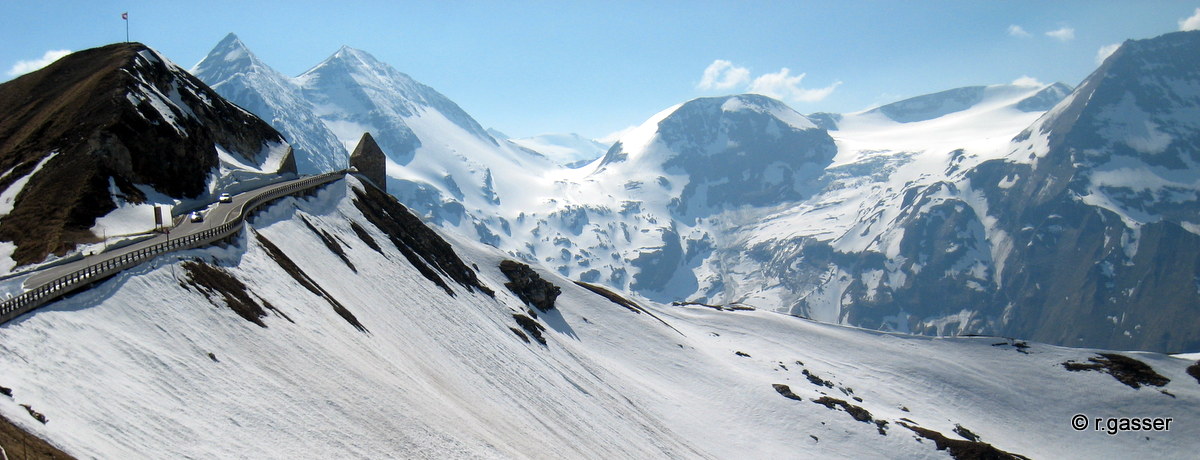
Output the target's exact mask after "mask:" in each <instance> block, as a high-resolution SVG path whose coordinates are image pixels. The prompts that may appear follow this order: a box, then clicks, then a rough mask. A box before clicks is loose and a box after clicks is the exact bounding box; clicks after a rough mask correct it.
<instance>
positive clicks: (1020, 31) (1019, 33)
mask: <svg viewBox="0 0 1200 460" xmlns="http://www.w3.org/2000/svg"><path fill="white" fill-rule="evenodd" d="M1008 34H1009V35H1012V36H1014V37H1021V38H1029V37H1030V35H1029V32H1026V31H1025V28H1024V27H1021V26H1018V25H1016V24H1013V25H1010V26H1008Z"/></svg>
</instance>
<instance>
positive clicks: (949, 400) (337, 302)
mask: <svg viewBox="0 0 1200 460" xmlns="http://www.w3.org/2000/svg"><path fill="white" fill-rule="evenodd" d="M446 236H447V238H446V241H442V240H441V238H439V237H438V236H437V235H436V234H435V233H434V232H432V231H430V230H429V229H425V228H423V227H421V226H420V224H419V223H416V220H415V219H414V218H413V216H411V215H409V214H408V213H407V212H406V211H404V209H403V208H402V207H400V206H399V205H398V204H397V203H396V202H394V201H391V200H390V199H389V198H387V197H386V196H384V195H383V194H382V193H380V192H378V191H376V190H375V189H372V188H370V187H369V186H368V185H366V184H364V183H361V182H359V181H358V180H357V179H355V178H353V177H351V178H348V179H347V180H345V181H339V182H335V183H333V184H330V185H328V186H326V187H325V188H323V189H322V190H321V191H319V192H318V193H316V194H314V195H312V196H309V197H306V198H303V199H296V198H286V199H284V200H282V201H280V202H278V203H276V204H275V205H273V206H271V207H270V208H268V209H266V210H264V211H263V212H261V213H260V214H259V215H258V217H257V218H256V219H255V220H254V221H253V222H252V224H251V228H250V229H248V230H247V231H246V232H245V233H243V234H242V235H241V236H240V237H239V238H238V240H237V241H236V242H234V243H232V244H229V245H225V246H213V247H209V248H203V249H197V250H190V251H186V252H183V253H179V254H172V255H167V256H163V257H159V258H157V259H155V260H154V261H153V262H151V263H149V264H147V265H145V266H143V267H142V268H139V269H136V270H131V271H128V272H125V273H122V274H119V275H117V276H116V277H114V278H112V279H109V280H107V281H105V282H103V283H101V284H100V285H99V286H97V287H96V288H95V289H92V290H89V291H86V292H83V293H80V294H78V295H75V296H73V297H71V298H68V299H64V300H61V301H58V302H56V303H55V304H52V305H50V306H47V307H45V308H42V309H40V310H38V311H36V312H34V313H32V314H30V315H27V316H25V317H22V318H20V319H18V320H17V321H15V322H12V323H9V324H5V325H3V326H0V350H3V353H0V369H4V372H3V374H0V385H2V386H3V387H4V390H5V391H6V394H11V396H0V415H2V416H3V417H4V418H6V419H8V420H10V421H11V422H13V423H14V424H15V425H16V426H17V427H19V428H20V429H22V430H24V431H27V432H29V433H32V434H35V435H37V436H39V437H41V438H43V439H45V440H47V441H49V442H50V443H51V444H53V445H54V446H56V447H58V448H59V449H62V450H63V451H65V452H66V453H67V454H70V455H73V456H75V457H77V458H91V457H98V458H150V457H153V458H162V457H171V458H241V457H253V458H311V457H334V456H336V457H338V458H380V457H415V458H423V457H488V458H496V457H535V458H646V457H672V458H673V457H688V458H790V457H810V456H811V457H820V458H864V457H869V458H945V457H946V450H947V449H948V450H949V451H950V452H952V455H954V456H956V457H959V458H964V457H961V456H964V455H967V454H966V453H965V452H977V453H980V455H983V456H985V458H1025V457H1028V458H1091V457H1096V456H1102V457H1114V456H1115V457H1136V456H1142V455H1146V454H1147V453H1149V452H1153V453H1154V455H1158V456H1165V457H1186V456H1188V455H1190V454H1191V453H1192V452H1194V451H1195V450H1196V448H1197V447H1200V445H1198V444H1197V443H1198V442H1200V441H1198V440H1200V428H1198V427H1197V426H1196V425H1195V424H1189V423H1186V421H1187V420H1190V417H1191V416H1192V415H1193V414H1194V413H1195V409H1196V407H1198V405H1200V385H1197V383H1200V382H1198V381H1197V380H1196V378H1194V377H1192V376H1191V375H1189V374H1188V368H1189V366H1193V367H1195V366H1196V365H1194V361H1191V360H1185V359H1179V358H1174V357H1170V356H1165V355H1160V354H1154V353H1125V354H1114V353H1109V352H1105V351H1101V350H1088V349H1071V348H1061V347H1056V346H1049V345H1042V344H1038V343H1026V342H1021V341H1013V340H1006V339H997V338H985V337H978V338H961V339H934V338H922V337H913V336H904V335H894V334H887V333H879V332H872V331H866V330H862V329H855V328H846V327H842V326H836V325H828V324H822V323H817V322H812V321H808V320H804V319H801V318H797V317H793V316H787V315H782V314H778V313H772V312H767V311H762V310H753V309H747V307H744V306H729V307H706V306H699V305H693V306H668V305H662V304H657V303H653V302H646V301H644V300H641V299H639V298H637V297H632V298H625V297H624V296H621V295H619V294H616V293H612V292H606V291H603V290H597V291H593V290H591V289H588V288H586V287H585V286H580V285H576V284H575V283H573V282H571V281H569V280H567V279H565V278H562V277H559V276H557V275H555V274H553V273H547V272H544V271H540V270H538V271H537V273H538V275H540V277H541V278H542V279H543V280H546V281H548V282H550V283H553V284H554V285H557V286H558V287H560V288H561V294H560V295H558V296H557V300H556V302H555V308H553V309H549V310H540V311H539V310H535V309H533V308H531V307H530V306H528V305H526V304H525V303H524V302H523V301H522V300H520V298H518V296H517V295H515V294H514V293H513V292H510V291H509V289H508V288H506V287H505V284H506V283H508V282H509V278H508V277H507V276H506V275H505V274H504V273H503V272H502V270H500V269H499V268H498V267H499V265H500V264H501V261H502V260H504V259H505V256H504V255H503V254H501V253H499V252H498V251H496V250H495V249H493V248H488V247H485V246H483V245H480V244H478V243H475V242H472V241H468V240H466V239H461V238H457V237H454V236H453V235H446ZM447 243H449V244H447ZM409 255H415V256H416V257H410V256H409ZM543 341H544V343H543ZM1101 353H1103V354H1101ZM1106 374H1111V375H1106ZM1193 375H1194V374H1193ZM33 413H36V414H39V415H40V416H41V417H42V420H44V423H43V421H39V420H38V419H37V418H35V417H33V416H31V415H32V414H33ZM1076 414H1084V415H1083V417H1085V418H1086V419H1087V420H1086V421H1087V422H1088V423H1087V427H1086V428H1085V429H1084V430H1082V431H1076V430H1075V429H1073V428H1071V423H1072V417H1074V416H1075V415H1076ZM1129 414H1139V415H1145V416H1150V417H1162V418H1164V419H1165V418H1168V417H1169V418H1172V419H1173V422H1174V424H1173V425H1172V426H1171V427H1170V430H1169V431H1165V430H1163V431H1148V432H1119V433H1117V434H1116V435H1111V434H1109V433H1108V432H1107V430H1108V424H1107V422H1106V421H1105V420H1107V418H1109V417H1118V416H1128V415H1129ZM1096 417H1099V418H1100V420H1101V422H1100V423H1099V424H1098V425H1096V426H1093V421H1092V419H1093V418H1096ZM1115 426H1116V425H1114V427H1115ZM1097 427H1098V428H1097ZM1147 438H1149V439H1147ZM5 448H6V449H8V452H9V455H10V457H11V456H13V455H15V454H16V453H17V452H20V450H19V448H9V446H8V445H6V446H5ZM1014 455H1021V456H1024V457H1015V456H1014Z"/></svg>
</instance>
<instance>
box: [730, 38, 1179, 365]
mask: <svg viewBox="0 0 1200 460" xmlns="http://www.w3.org/2000/svg"><path fill="white" fill-rule="evenodd" d="M1198 37H1200V33H1195V32H1192V33H1179V34H1170V35H1165V36H1162V37H1158V38H1154V39H1149V40H1139V41H1130V42H1127V43H1126V44H1124V45H1123V47H1122V48H1121V51H1120V53H1119V54H1116V55H1114V56H1112V57H1111V58H1110V59H1109V60H1108V61H1106V62H1105V64H1104V65H1102V66H1101V67H1100V68H1099V69H1098V70H1097V71H1096V72H1095V73H1093V74H1092V75H1091V76H1089V77H1088V79H1087V80H1085V81H1084V82H1083V84H1081V85H1080V86H1079V88H1077V89H1075V90H1074V92H1072V93H1071V94H1070V95H1069V96H1068V97H1067V98H1065V99H1064V100H1063V101H1062V102H1060V103H1059V104H1058V105H1056V106H1055V107H1054V108H1053V109H1051V110H1050V111H1048V112H1046V113H1045V114H1044V115H1040V117H1039V113H1037V112H1028V113H1023V112H1022V111H1021V108H1020V103H1019V102H1017V103H1014V101H1017V100H1020V101H1026V100H1029V99H1028V98H1022V97H1020V96H1018V97H1014V98H1005V99H997V100H995V101H994V103H988V101H987V99H986V98H985V99H984V100H983V101H981V102H980V103H976V104H975V105H973V106H971V107H970V108H968V109H964V110H960V111H953V112H950V113H947V114H946V115H943V116H940V117H938V118H934V119H929V120H923V121H909V122H905V123H900V122H896V121H895V120H893V119H891V118H890V117H887V116H886V114H885V113H883V112H882V111H868V112H865V113H861V114H848V115H845V116H844V117H843V119H842V120H841V121H839V122H838V128H839V131H836V132H833V134H834V137H835V138H836V139H838V144H839V153H838V157H837V159H835V161H834V166H833V167H831V168H829V170H828V173H829V176H827V177H828V178H829V179H830V180H831V181H832V182H831V183H832V184H833V185H832V186H831V187H829V188H828V189H827V190H828V191H827V192H824V193H822V194H820V195H818V196H817V197H816V198H815V199H813V200H809V201H807V202H804V203H801V204H800V205H799V206H793V207H790V208H788V209H784V210H781V211H780V212H778V213H776V214H774V215H772V216H769V217H767V218H765V219H763V220H761V221H760V222H758V223H756V224H753V225H750V226H748V227H749V228H747V229H745V230H744V231H742V232H741V233H740V234H741V235H742V236H741V238H742V240H741V241H742V243H741V244H738V245H733V246H730V247H729V252H728V253H727V255H726V259H727V260H733V259H734V258H735V257H737V256H738V255H740V254H748V255H750V256H751V257H750V259H751V260H749V261H742V262H741V263H740V264H737V265H734V267H733V268H732V269H730V268H725V271H723V272H722V271H721V269H720V268H715V267H714V269H713V272H714V273H717V274H720V275H714V276H716V277H717V279H719V280H721V281H725V280H727V279H729V278H734V279H736V280H737V281H738V282H739V284H738V285H737V286H738V287H739V289H740V292H736V291H733V290H731V289H728V288H727V287H728V286H729V284H730V283H728V282H724V283H723V284H720V285H721V286H723V287H725V289H721V290H719V291H718V290H716V289H714V290H713V293H714V294H715V295H712V297H713V298H716V299H729V300H743V301H746V302H750V303H753V304H775V305H779V304H782V305H791V307H790V310H791V311H793V312H795V313H798V314H804V315H808V316H811V317H814V318H818V319H821V320H825V321H836V322H842V323H846V324H854V325H859V326H863V327H869V328H881V329H891V330H902V331H914V332H921V333H929V334H939V335H947V334H966V333H985V334H997V335H1006V336H1015V337H1023V338H1032V339H1036V340H1041V341H1046V342H1052V343H1058V344H1066V345H1095V346H1106V347H1111V348H1121V349H1150V350H1176V351H1178V350H1190V349H1195V348H1197V347H1200V335H1197V332H1196V331H1200V323H1197V321H1198V320H1197V315H1196V314H1195V313H1196V306H1197V305H1200V282H1198V281H1197V280H1200V244H1198V240H1197V233H1200V228H1197V227H1196V226H1195V224H1193V222H1196V221H1198V220H1200V219H1198V218H1197V217H1196V213H1197V212H1200V206H1197V203H1196V199H1197V189H1198V186H1200V182H1196V181H1195V177H1200V171H1198V170H1197V169H1196V164H1197V163H1196V153H1195V149H1194V148H1192V147H1191V146H1194V145H1197V140H1196V138H1197V136H1198V135H1200V130H1198V129H1197V128H1198V126H1197V117H1196V115H1195V110H1196V107H1200V98H1198V97H1197V93H1196V91H1195V89H1194V88H1195V87H1196V86H1197V82H1200V78H1198V77H1200V73H1198V72H1197V68H1196V66H1195V65H1194V63H1192V62H1191V61H1189V60H1186V59H1182V58H1181V56H1183V55H1185V54H1187V53H1189V52H1195V51H1196V50H1200V38H1198ZM1146 69H1154V71H1153V72H1148V71H1146ZM1030 91H1031V92H1032V91H1035V90H1034V89H1031V90H1030ZM1042 91H1044V90H1042ZM1038 94H1045V93H1044V92H1039V93H1034V94H1032V95H1031V97H1040V96H1038ZM1034 117H1038V118H1037V119H1036V120H1032V119H1031V118H1034ZM1022 125H1024V126H1027V127H1028V129H1025V128H1020V127H1021V126H1022ZM848 216H852V217H850V218H847V217H848ZM1168 248H1170V249H1168ZM722 273H723V274H722ZM747 279H754V280H755V281H754V282H746V280H747ZM716 284H717V283H714V285H716Z"/></svg>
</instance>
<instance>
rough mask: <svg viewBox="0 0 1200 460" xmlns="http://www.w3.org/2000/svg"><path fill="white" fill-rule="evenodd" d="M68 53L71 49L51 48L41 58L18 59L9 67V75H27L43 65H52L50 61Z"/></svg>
mask: <svg viewBox="0 0 1200 460" xmlns="http://www.w3.org/2000/svg"><path fill="white" fill-rule="evenodd" d="M68 54H71V51H70V50H50V51H47V52H46V54H43V55H42V58H41V59H34V60H31V61H17V63H16V64H13V66H12V68H11V69H8V76H10V77H19V76H21V75H25V74H27V73H29V72H33V71H35V70H38V69H40V68H42V67H46V66H48V65H50V63H52V62H54V61H57V60H58V59H59V58H61V57H63V56H66V55H68Z"/></svg>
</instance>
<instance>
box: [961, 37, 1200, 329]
mask: <svg viewBox="0 0 1200 460" xmlns="http://www.w3.org/2000/svg"><path fill="white" fill-rule="evenodd" d="M1198 51H1200V32H1179V33H1173V34H1167V35H1164V36H1161V37H1158V38H1153V39H1149V40H1138V41H1129V42H1126V43H1125V44H1124V45H1122V47H1121V48H1120V49H1119V50H1118V51H1117V52H1116V53H1114V54H1113V55H1112V56H1111V57H1110V58H1109V59H1108V60H1107V61H1105V63H1104V64H1103V65H1102V66H1101V67H1100V68H1099V69H1098V70H1096V72H1094V73H1093V74H1092V75H1091V76H1089V77H1088V78H1087V79H1086V80H1085V81H1084V83H1083V84H1082V85H1080V87H1079V89H1078V90H1076V94H1075V96H1074V97H1073V99H1072V101H1071V103H1070V104H1069V105H1066V106H1062V107H1059V110H1056V112H1051V113H1050V114H1049V115H1047V116H1046V117H1044V118H1043V120H1040V121H1039V123H1040V124H1038V125H1035V126H1034V127H1031V128H1030V129H1029V130H1027V131H1026V132H1024V133H1022V134H1021V135H1020V136H1019V137H1018V140H1021V139H1023V138H1029V137H1031V136H1034V135H1045V136H1047V138H1048V141H1049V152H1048V153H1047V154H1046V155H1045V156H1044V157H1042V158H1039V159H1038V161H1037V162H1036V163H1035V164H1033V165H1030V164H1017V163H1008V162H1001V161H993V162H988V163H984V164H982V165H980V167H979V168H977V170H976V171H973V172H972V174H971V181H972V183H976V184H988V183H996V182H999V181H1000V180H1002V179H1003V178H1005V177H1010V178H1018V179H1017V180H1016V182H1015V185H1014V186H1013V187H1011V188H1009V189H998V188H987V189H984V193H985V196H986V198H987V201H988V208H989V214H992V215H993V216H995V217H996V218H997V219H998V222H997V225H998V226H1000V227H1001V228H1004V229H1005V230H1006V231H1007V232H1008V233H1009V235H1010V236H1011V238H1012V240H1013V241H1012V248H1013V249H1012V252H1011V253H1010V254H1009V255H1008V256H1007V259H1006V261H1005V264H1004V268H1003V273H1000V275H1001V280H1002V285H1001V288H1000V289H1001V291H1002V292H1001V294H1002V296H1003V297H1004V298H1006V302H1005V303H1007V302H1012V303H1013V304H1014V305H1017V306H1019V307H1020V308H1016V309H1014V310H1013V312H1012V313H1013V314H1012V316H1011V319H1010V320H1009V321H1008V322H1007V324H1006V325H1005V326H1004V327H1003V328H1001V329H1000V331H999V332H1000V333H1001V334H1003V335H1012V336H1019V337H1023V338H1028V339H1032V340H1037V341H1042V342H1049V343H1056V344H1064V345H1071V346H1093V347H1104V348H1111V349H1142V350H1153V351H1162V352H1179V351H1184V350H1191V349H1194V348H1196V347H1197V346H1200V282H1198V280H1200V236H1198V235H1196V234H1195V233H1192V232H1189V231H1187V230H1186V229H1185V228H1184V227H1183V226H1184V225H1187V223H1189V222H1190V223H1193V224H1194V223H1196V222H1200V206H1197V203H1196V192H1195V190H1193V189H1190V188H1188V187H1187V186H1185V185H1184V184H1186V183H1189V182H1191V181H1192V180H1193V179H1194V178H1195V177H1197V174H1200V149H1197V148H1196V147H1197V146H1200V120H1197V119H1196V118H1195V117H1194V116H1190V115H1187V114H1192V113H1195V110H1196V107H1200V89H1198V88H1200V87H1198V86H1197V85H1196V82H1198V81H1200V62H1196V61H1195V60H1194V59H1189V58H1185V56H1192V55H1194V54H1195V53H1196V52H1198ZM1146 69H1154V70H1153V71H1146ZM1113 171H1126V172H1123V173H1122V174H1124V175H1125V176H1126V177H1130V176H1132V175H1135V174H1142V175H1144V176H1146V177H1149V178H1152V179H1141V180H1139V181H1134V182H1130V183H1129V184H1128V185H1126V184H1121V183H1119V182H1112V181H1108V180H1106V179H1104V175H1111V174H1112V172H1113ZM1181 178H1193V179H1181ZM1155 182H1157V183H1160V184H1163V185H1161V186H1149V187H1145V186H1144V184H1146V183H1155ZM1139 184H1143V185H1139ZM1089 196H1092V197H1097V196H1098V197H1102V198H1101V199H1102V200H1104V201H1105V202H1107V203H1108V204H1106V205H1103V206H1098V205H1094V204H1090V203H1089V202H1088V201H1087V200H1085V199H1084V198H1083V197H1089ZM1092 202H1095V200H1094V199H1093V201H1092ZM1114 209H1115V210H1116V211H1121V212H1124V213H1126V214H1128V215H1132V216H1134V218H1135V219H1136V220H1140V221H1141V223H1140V224H1135V225H1131V224H1130V223H1129V222H1128V221H1127V220H1126V219H1125V218H1123V217H1122V216H1121V215H1120V214H1118V212H1116V211H1115V210H1114ZM1122 210H1123V211H1122ZM1000 308H1002V306H1001V305H997V309H1000Z"/></svg>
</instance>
